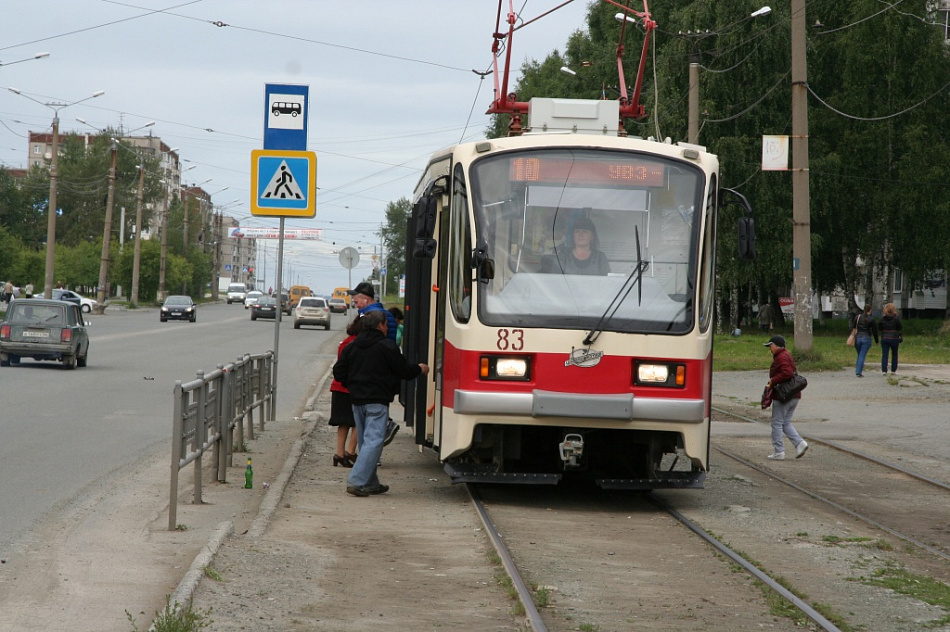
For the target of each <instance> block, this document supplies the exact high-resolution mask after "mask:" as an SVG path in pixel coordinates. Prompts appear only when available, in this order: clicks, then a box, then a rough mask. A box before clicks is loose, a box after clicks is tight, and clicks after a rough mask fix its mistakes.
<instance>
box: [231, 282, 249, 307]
mask: <svg viewBox="0 0 950 632" xmlns="http://www.w3.org/2000/svg"><path fill="white" fill-rule="evenodd" d="M245 298H247V286H246V285H245V284H243V283H232V284H231V285H229V286H228V305H230V304H231V303H244V299H245Z"/></svg>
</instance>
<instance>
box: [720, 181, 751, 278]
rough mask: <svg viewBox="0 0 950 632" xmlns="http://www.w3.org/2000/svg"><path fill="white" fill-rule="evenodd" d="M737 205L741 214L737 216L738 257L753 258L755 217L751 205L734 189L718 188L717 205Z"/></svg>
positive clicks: (747, 259)
mask: <svg viewBox="0 0 950 632" xmlns="http://www.w3.org/2000/svg"><path fill="white" fill-rule="evenodd" d="M733 205H734V206H739V207H741V208H742V210H743V216H742V217H740V218H739V222H738V229H739V240H738V242H739V258H740V259H743V260H745V261H754V260H755V218H754V217H752V207H751V206H750V205H749V200H747V199H746V198H745V196H744V195H742V194H741V193H739V192H738V191H736V190H734V189H720V190H719V206H720V207H725V206H733Z"/></svg>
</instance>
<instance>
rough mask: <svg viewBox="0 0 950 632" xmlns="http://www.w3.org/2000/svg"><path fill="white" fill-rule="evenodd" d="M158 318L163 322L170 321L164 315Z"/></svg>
mask: <svg viewBox="0 0 950 632" xmlns="http://www.w3.org/2000/svg"><path fill="white" fill-rule="evenodd" d="M158 319H159V320H160V321H162V322H163V323H164V322H167V321H168V319H167V318H165V317H164V316H159V317H158Z"/></svg>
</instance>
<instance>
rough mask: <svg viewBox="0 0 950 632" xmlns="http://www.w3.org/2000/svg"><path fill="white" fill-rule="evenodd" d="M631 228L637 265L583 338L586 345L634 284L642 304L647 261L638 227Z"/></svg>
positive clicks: (639, 301)
mask: <svg viewBox="0 0 950 632" xmlns="http://www.w3.org/2000/svg"><path fill="white" fill-rule="evenodd" d="M633 230H634V237H636V240H637V267H635V268H634V269H633V270H631V271H630V275H629V276H627V278H626V280H625V281H624V282H623V285H621V286H620V290H619V291H618V292H617V294H616V296H614V298H613V300H611V301H610V304H609V305H608V306H607V309H606V310H604V313H603V315H602V316H601V317H600V320H598V321H597V324H596V325H594V328H593V329H591V330H590V333H589V334H587V337H586V338H584V344H585V345H587V346H590V345H592V344H594V341H595V340H597V338H598V337H599V336H600V334H601V332H602V331H603V325H604V323H606V322H607V321H608V320H610V319H611V318H613V317H614V314H616V313H617V310H618V309H620V305H621V304H623V302H624V301H625V300H626V298H627V295H628V294H630V290H632V289H633V286H634V285H636V286H637V307H639V306H640V305H642V304H643V271H644V269H646V266H647V263H646V262H645V261H644V260H643V257H642V256H641V254H640V229H639V228H638V227H637V226H634V227H633Z"/></svg>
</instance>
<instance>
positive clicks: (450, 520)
mask: <svg viewBox="0 0 950 632" xmlns="http://www.w3.org/2000/svg"><path fill="white" fill-rule="evenodd" d="M806 377H808V380H809V386H808V388H807V389H806V391H805V392H804V394H803V401H802V404H801V405H800V406H799V409H798V411H797V413H796V419H795V424H796V426H797V427H798V429H799V431H800V432H802V433H803V434H804V435H806V436H807V435H812V436H819V437H821V438H825V439H828V440H832V441H849V442H852V443H854V444H856V445H858V446H860V445H871V446H877V447H881V448H883V449H892V450H894V451H898V452H901V453H904V454H915V455H919V457H920V464H921V465H922V466H925V467H941V465H940V464H941V463H947V462H950V442H948V441H943V440H935V438H937V437H946V436H947V413H946V410H947V405H948V404H950V366H947V365H940V366H930V365H917V366H914V365H907V366H903V367H901V371H900V374H899V375H898V376H897V377H896V378H884V377H882V376H879V375H874V374H868V375H867V377H865V378H857V377H855V375H854V372H853V369H850V370H849V369H844V370H841V371H836V372H831V373H820V374H814V375H807V376H806ZM765 380H767V375H766V372H764V371H749V372H725V373H716V374H715V375H714V377H713V406H714V407H717V408H728V409H730V410H735V411H739V412H741V413H742V414H744V415H746V416H748V417H750V418H753V419H756V420H758V421H760V422H762V423H715V424H713V430H712V433H713V437H714V438H715V436H717V435H730V436H741V435H746V436H756V437H758V436H761V437H762V440H763V446H767V445H768V436H769V432H770V430H769V425H768V418H769V417H768V411H762V410H760V407H759V406H758V399H759V396H760V395H761V392H762V387H763V386H764V383H765ZM325 385H326V383H324V384H322V385H321V386H320V387H319V388H318V389H317V391H316V392H317V393H318V395H317V396H316V397H315V398H314V400H312V401H311V402H309V403H308V409H310V412H308V413H307V414H308V415H309V422H310V425H308V430H307V431H306V433H305V435H304V436H303V437H302V438H301V439H299V440H298V441H297V444H296V445H295V446H294V448H293V449H292V450H291V454H290V457H289V458H288V460H287V462H286V464H285V465H284V468H283V471H282V472H281V475H280V477H279V478H278V480H276V481H274V482H273V483H272V484H271V485H270V489H269V490H268V491H267V494H266V496H265V499H264V501H263V503H262V505H261V512H260V515H259V516H258V517H257V519H256V520H255V521H254V523H253V525H252V526H251V528H250V529H249V530H248V531H247V532H246V533H244V534H239V535H229V533H228V526H227V523H223V524H222V526H221V527H220V528H219V530H218V532H216V533H215V535H214V536H213V537H212V538H211V541H210V542H209V543H208V546H207V547H206V549H205V551H203V552H202V553H201V554H200V555H199V556H198V558H196V560H195V563H194V565H193V567H192V570H191V571H190V572H189V575H188V577H186V579H185V581H183V582H182V583H181V584H180V585H179V588H178V591H176V593H175V599H177V600H178V601H179V602H181V603H186V602H187V601H188V599H189V598H191V597H192V596H193V598H194V599H193V604H194V607H195V608H196V609H198V610H207V609H208V608H210V609H211V610H212V613H211V618H212V619H213V620H214V626H213V627H212V628H211V629H222V630H223V629H254V630H275V631H276V630H289V629H307V630H337V629H348V630H395V629H429V628H440V629H453V630H454V629H478V630H514V629H516V628H514V627H513V618H512V616H511V614H510V603H509V602H508V600H507V597H506V596H505V595H504V594H503V592H502V591H501V590H500V589H499V588H498V587H497V586H496V585H495V582H494V580H493V578H492V577H491V574H492V572H493V570H492V568H491V566H490V564H488V563H486V560H485V557H484V552H482V551H480V550H479V546H477V544H476V543H477V542H478V541H479V540H478V539H476V538H479V537H480V536H479V535H478V534H479V531H480V529H481V526H480V524H479V523H477V518H476V517H475V516H474V514H473V512H471V510H470V508H469V507H468V504H467V496H466V495H465V492H464V490H463V488H461V487H459V486H453V485H451V482H450V480H449V478H448V476H447V475H445V473H444V472H443V471H442V468H441V466H440V465H439V464H438V462H437V461H436V460H435V459H434V458H433V457H432V456H431V455H430V454H424V453H420V452H419V450H418V448H417V447H416V446H415V445H414V443H413V441H412V437H411V436H410V433H411V429H408V428H406V427H405V426H404V425H403V426H402V428H401V430H400V432H399V434H398V435H397V436H396V439H395V441H394V442H393V443H392V444H391V445H390V446H389V447H387V448H386V450H385V451H384V453H383V465H382V467H381V469H380V478H381V479H382V481H383V482H384V483H386V484H389V485H391V486H392V490H391V491H390V492H389V493H388V494H385V495H382V496H377V497H370V498H353V497H350V496H348V495H347V494H345V493H344V488H345V476H346V474H347V472H348V470H346V469H343V468H334V467H332V466H331V464H330V463H331V457H332V454H333V451H334V448H335V428H331V427H329V426H327V424H326V416H327V414H328V411H329V395H328V393H327V389H326V388H324V386H325ZM396 408H398V407H394V411H393V412H394V414H393V417H394V418H396V419H400V418H401V411H397V410H396ZM206 566H208V567H211V568H212V569H214V570H213V572H211V573H205V571H204V568H205V567H206ZM209 575H210V577H209ZM215 576H217V578H218V579H214V578H213V577H215ZM426 604H429V605H428V606H427V605H426ZM436 604H438V606H436Z"/></svg>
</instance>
